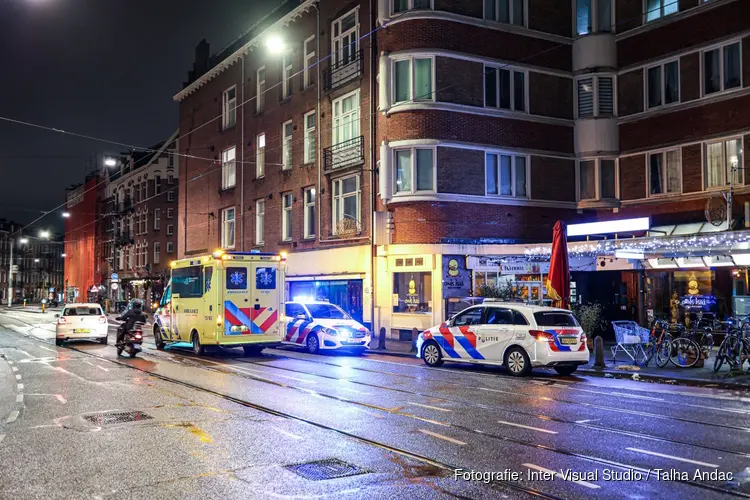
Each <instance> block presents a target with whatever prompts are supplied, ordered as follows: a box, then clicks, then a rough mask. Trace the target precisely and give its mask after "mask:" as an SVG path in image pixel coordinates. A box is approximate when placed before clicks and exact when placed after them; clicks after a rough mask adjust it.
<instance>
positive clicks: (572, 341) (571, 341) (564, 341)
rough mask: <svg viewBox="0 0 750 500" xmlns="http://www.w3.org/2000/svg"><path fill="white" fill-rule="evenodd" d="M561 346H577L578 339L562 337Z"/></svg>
mask: <svg viewBox="0 0 750 500" xmlns="http://www.w3.org/2000/svg"><path fill="white" fill-rule="evenodd" d="M560 343H561V344H577V343H578V339H577V338H575V337H560Z"/></svg>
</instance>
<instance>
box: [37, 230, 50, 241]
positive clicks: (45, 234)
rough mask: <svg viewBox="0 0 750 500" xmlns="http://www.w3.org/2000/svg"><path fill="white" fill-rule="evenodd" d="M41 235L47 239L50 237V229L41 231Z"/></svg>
mask: <svg viewBox="0 0 750 500" xmlns="http://www.w3.org/2000/svg"><path fill="white" fill-rule="evenodd" d="M39 237H40V238H42V239H45V240H48V239H49V231H39Z"/></svg>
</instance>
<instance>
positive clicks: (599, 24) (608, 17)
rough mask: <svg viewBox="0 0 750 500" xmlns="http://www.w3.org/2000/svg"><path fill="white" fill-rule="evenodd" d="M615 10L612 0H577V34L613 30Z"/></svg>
mask: <svg viewBox="0 0 750 500" xmlns="http://www.w3.org/2000/svg"><path fill="white" fill-rule="evenodd" d="M613 12H614V10H613V9H612V0H576V34H577V35H586V34H589V33H600V32H610V31H612V28H613V26H614V19H613V18H612V14H613Z"/></svg>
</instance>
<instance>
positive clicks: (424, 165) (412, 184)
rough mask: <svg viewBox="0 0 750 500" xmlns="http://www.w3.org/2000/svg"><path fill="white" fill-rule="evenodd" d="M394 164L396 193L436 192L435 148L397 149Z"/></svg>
mask: <svg viewBox="0 0 750 500" xmlns="http://www.w3.org/2000/svg"><path fill="white" fill-rule="evenodd" d="M395 155H396V160H395V162H394V168H395V170H396V171H395V173H394V176H393V178H394V181H395V183H396V185H395V186H394V192H395V193H397V194H398V193H406V194H409V193H414V192H417V191H434V190H435V150H434V149H433V148H412V149H397V150H396V151H395Z"/></svg>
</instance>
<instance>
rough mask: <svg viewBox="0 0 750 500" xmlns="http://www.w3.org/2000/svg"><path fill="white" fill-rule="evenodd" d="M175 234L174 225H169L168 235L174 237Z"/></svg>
mask: <svg viewBox="0 0 750 500" xmlns="http://www.w3.org/2000/svg"><path fill="white" fill-rule="evenodd" d="M173 234H174V224H167V235H168V236H172V235H173Z"/></svg>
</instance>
